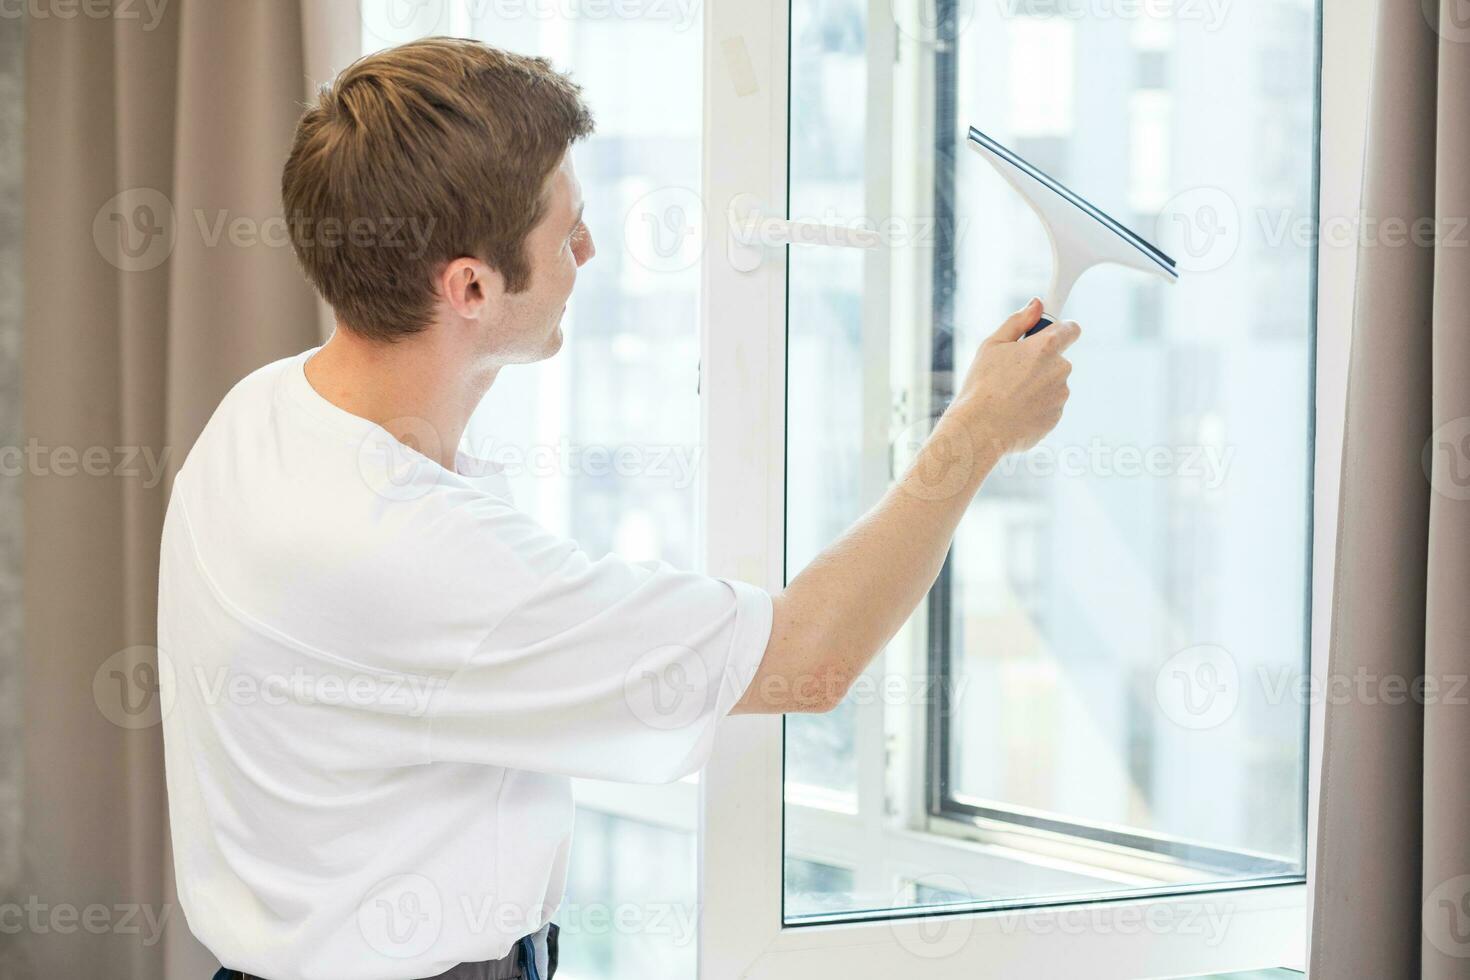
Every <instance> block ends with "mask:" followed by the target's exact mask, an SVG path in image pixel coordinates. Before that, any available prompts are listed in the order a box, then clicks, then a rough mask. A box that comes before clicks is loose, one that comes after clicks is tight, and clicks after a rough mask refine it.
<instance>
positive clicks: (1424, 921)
mask: <svg viewBox="0 0 1470 980" xmlns="http://www.w3.org/2000/svg"><path fill="white" fill-rule="evenodd" d="M1375 51H1376V53H1375V56H1374V66H1373V94H1372V104H1371V107H1370V110H1369V123H1368V146H1367V156H1366V159H1365V172H1364V184H1363V208H1364V215H1363V219H1364V227H1365V228H1366V229H1367V233H1368V235H1367V241H1368V243H1369V244H1366V245H1365V246H1363V247H1361V248H1360V251H1359V259H1358V292H1357V301H1356V312H1355V316H1354V327H1353V348H1352V363H1351V368H1350V371H1349V381H1348V406H1347V424H1346V430H1345V436H1344V442H1343V467H1342V500H1341V511H1340V514H1339V525H1338V550H1337V568H1336V592H1335V596H1334V604H1333V607H1334V614H1333V615H1334V620H1333V637H1332V644H1331V653H1330V656H1329V665H1328V671H1329V673H1330V675H1331V676H1332V677H1333V678H1334V679H1340V683H1339V684H1338V686H1337V688H1336V690H1337V691H1338V692H1339V694H1338V695H1335V696H1331V697H1328V698H1327V705H1326V712H1327V716H1326V727H1325V735H1324V746H1323V753H1324V755H1323V764H1322V787H1321V812H1320V818H1319V819H1320V824H1319V834H1318V842H1317V861H1316V883H1315V896H1314V911H1313V922H1312V950H1311V973H1312V976H1313V977H1314V978H1318V980H1337V978H1339V977H1372V978H1374V980H1408V978H1425V980H1428V978H1434V980H1449V978H1452V977H1453V978H1458V980H1463V978H1465V977H1470V685H1467V684H1466V678H1467V676H1470V228H1467V224H1466V218H1467V215H1470V20H1467V19H1466V17H1465V15H1464V4H1463V0H1442V2H1441V0H1423V2H1412V0H1410V2H1400V0H1381V2H1380V5H1379V14H1378V30H1377V32H1376V49H1375ZM1420 679H1422V680H1420ZM1416 681H1419V684H1418V685H1416V683H1415V682H1416ZM1329 690H1330V689H1329ZM1405 690H1407V691H1408V694H1407V696H1406V695H1405ZM1419 692H1422V694H1421V693H1419Z"/></svg>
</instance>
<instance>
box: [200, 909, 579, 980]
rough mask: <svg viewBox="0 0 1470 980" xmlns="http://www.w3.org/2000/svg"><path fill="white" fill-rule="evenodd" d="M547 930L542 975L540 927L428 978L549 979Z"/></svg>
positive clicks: (237, 979) (223, 975)
mask: <svg viewBox="0 0 1470 980" xmlns="http://www.w3.org/2000/svg"><path fill="white" fill-rule="evenodd" d="M544 928H545V930H546V976H544V977H543V976H541V974H540V972H539V971H538V970H537V964H536V939H537V937H538V936H539V935H540V930H537V931H536V932H534V933H532V934H531V935H529V936H522V937H521V938H520V939H517V940H516V944H515V945H514V946H512V947H511V948H510V952H508V953H506V954H505V955H504V956H502V957H501V958H500V959H498V960H481V961H480V962H478V963H461V964H460V965H459V966H456V967H452V968H450V969H448V970H446V971H444V972H443V973H438V974H435V975H434V976H433V977H429V978H427V980H551V978H552V977H554V976H556V953H557V949H556V946H557V939H556V934H557V932H558V931H559V930H558V929H557V925H556V923H555V922H549V923H547V924H546V926H545V927H544ZM214 980H261V978H260V977H256V976H254V975H252V974H249V973H241V972H240V971H239V970H227V969H225V968H224V967H220V969H219V972H218V973H216V974H215V975H214Z"/></svg>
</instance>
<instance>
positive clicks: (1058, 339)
mask: <svg viewBox="0 0 1470 980" xmlns="http://www.w3.org/2000/svg"><path fill="white" fill-rule="evenodd" d="M1080 336H1082V327H1081V326H1079V325H1078V323H1077V321H1076V320H1058V321H1057V322H1056V323H1053V324H1052V325H1051V326H1049V327H1047V328H1046V329H1045V330H1043V331H1041V333H1039V334H1037V335H1036V336H1035V337H1033V338H1032V340H1043V341H1045V342H1046V346H1047V347H1048V348H1049V349H1051V350H1054V351H1056V352H1057V353H1058V354H1060V353H1061V352H1062V351H1064V350H1066V349H1067V348H1068V347H1071V346H1072V345H1073V344H1075V343H1077V338H1078V337H1080ZM1027 343H1030V341H1027Z"/></svg>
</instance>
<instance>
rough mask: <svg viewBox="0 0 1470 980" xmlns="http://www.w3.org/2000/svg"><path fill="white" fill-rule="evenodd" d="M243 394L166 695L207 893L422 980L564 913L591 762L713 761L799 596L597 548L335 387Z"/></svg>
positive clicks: (190, 463) (182, 794)
mask: <svg viewBox="0 0 1470 980" xmlns="http://www.w3.org/2000/svg"><path fill="white" fill-rule="evenodd" d="M312 353H314V351H306V352H305V353H303V354H300V355H298V356H296V357H293V358H288V359H286V360H283V361H278V362H276V363H274V364H271V365H268V366H266V367H264V368H261V369H260V370H258V371H256V372H254V373H253V374H251V375H250V376H249V377H247V378H245V379H244V380H243V381H241V382H240V383H239V384H238V385H236V386H235V388H234V390H232V391H231V392H230V393H229V395H228V396H226V397H225V399H224V401H223V402H221V404H220V406H219V408H218V409H217V410H216V411H215V413H214V417H213V418H212V419H211V420H210V422H209V425H208V426H207V427H206V428H205V430H204V432H203V434H202V435H201V436H200V438H199V441H198V442H197V443H196V444H195V445H194V448H193V450H192V451H191V452H190V454H189V458H188V460H187V462H186V463H185V464H184V466H183V468H182V470H181V471H180V473H179V475H178V479H177V481H176V483H175V484H174V488H173V495H172V498H171V499H170V501H169V508H168V517H167V520H166V522H165V525H164V532H163V544H162V563H161V568H160V576H159V602H158V635H159V661H160V672H159V685H160V704H161V705H162V706H163V709H164V712H165V716H164V740H165V757H166V762H167V770H168V797H169V814H170V817H171V820H172V830H173V846H174V862H175V868H176V871H177V877H178V888H179V897H180V901H181V903H182V905H183V909H184V912H185V915H186V916H187V918H188V922H189V926H190V928H191V929H192V930H193V932H194V934H195V935H196V936H198V937H199V939H200V940H201V941H202V942H203V943H204V944H205V945H206V946H207V947H209V949H210V950H211V951H212V952H213V953H214V954H215V955H217V956H218V957H219V958H220V961H221V962H222V963H223V964H224V965H225V966H227V967H230V968H231V969H237V970H243V971H245V972H247V973H252V974H255V975H257V976H262V977H266V978H268V980H342V978H343V977H352V978H353V980H402V978H410V977H429V976H433V975H435V974H438V973H440V972H442V971H444V970H447V969H449V968H450V967H452V966H454V965H455V964H458V963H460V962H464V961H471V962H473V961H478V960H486V959H494V958H497V957H500V956H503V955H504V954H505V953H506V952H507V951H508V950H509V949H510V947H511V945H512V944H513V943H514V941H515V940H516V939H517V938H518V937H520V936H523V935H525V934H527V933H529V932H531V931H533V930H535V929H537V928H538V927H539V926H540V925H541V924H542V923H543V922H546V921H550V920H552V919H553V918H554V913H555V910H556V909H557V907H558V906H559V904H560V902H561V898H562V892H563V889H564V887H565V883H566V871H567V852H568V848H569V846H570V842H571V829H572V794H571V784H570V781H569V779H568V777H569V776H587V777H594V778H599V779H611V780H622V781H627V782H639V783H643V782H646V783H654V782H666V781H670V780H674V779H678V778H679V777H681V776H684V775H686V774H688V773H691V772H693V771H695V770H696V769H698V768H699V767H700V766H702V765H703V764H704V762H705V760H706V759H707V758H708V754H709V751H710V747H711V742H712V739H713V736H714V729H715V726H716V724H717V723H718V721H719V719H720V718H721V717H723V716H724V715H725V714H727V713H728V712H729V710H730V708H731V707H732V706H733V705H734V704H735V702H736V701H737V700H739V698H740V696H741V695H742V694H743V693H744V690H745V688H746V686H747V685H748V684H749V682H750V680H751V678H752V677H753V676H754V674H755V670H756V668H757V666H758V665H759V663H760V659H761V656H762V654H763V653H764V651H765V647H766V642H767V639H768V638H769V635H770V630H771V597H770V595H769V594H767V593H766V592H764V591H763V590H761V589H758V588H756V587H754V586H752V585H749V584H746V583H743V582H737V581H729V580H724V579H717V578H710V577H707V576H704V575H697V574H694V573H691V572H683V571H678V570H676V569H674V568H673V567H671V566H670V565H668V564H667V563H664V562H628V561H624V560H622V559H619V558H617V557H615V556H609V557H605V558H601V559H598V560H596V561H593V560H592V559H590V558H589V557H588V556H587V555H586V554H585V553H584V552H582V551H581V550H580V549H579V548H578V547H577V545H576V544H575V543H573V542H571V541H568V540H566V539H564V538H561V537H558V536H556V535H554V534H551V533H549V532H547V531H546V530H545V529H543V528H542V527H540V526H538V525H537V524H536V523H535V522H534V521H533V520H532V519H530V518H529V517H527V516H526V515H525V514H523V513H521V512H520V511H518V510H516V509H515V507H514V505H513V504H512V502H511V501H510V500H509V493H508V490H507V487H506V483H505V479H504V476H503V474H501V473H499V472H498V471H495V470H494V468H493V467H489V466H487V465H485V464H483V463H480V462H478V461H475V460H473V459H471V458H470V457H468V456H465V455H464V454H461V456H460V459H459V462H458V464H457V466H456V470H457V471H458V472H455V473H451V472H449V471H448V470H446V469H444V468H443V467H442V466H440V465H439V464H438V463H436V462H434V461H432V460H431V459H429V458H428V457H427V456H423V455H420V454H419V453H418V452H416V451H414V450H413V449H409V448H407V447H405V446H404V445H402V444H401V443H399V442H398V441H397V440H395V439H393V438H392V437H391V436H390V435H388V433H387V432H386V431H385V430H383V429H382V428H380V427H378V426H376V425H374V424H372V423H370V422H368V421H366V420H364V419H361V418H359V417H357V416H354V415H352V414H350V413H348V412H346V411H343V410H342V409H340V408H338V407H336V406H335V405H333V404H332V403H330V402H328V401H327V400H326V399H324V398H322V397H321V396H320V395H319V394H318V393H317V392H316V390H315V389H313V388H312V387H311V384H310V383H309V382H308V381H307V379H306V375H305V373H304V371H303V365H304V364H305V362H306V360H307V358H308V357H310V356H311V354H312Z"/></svg>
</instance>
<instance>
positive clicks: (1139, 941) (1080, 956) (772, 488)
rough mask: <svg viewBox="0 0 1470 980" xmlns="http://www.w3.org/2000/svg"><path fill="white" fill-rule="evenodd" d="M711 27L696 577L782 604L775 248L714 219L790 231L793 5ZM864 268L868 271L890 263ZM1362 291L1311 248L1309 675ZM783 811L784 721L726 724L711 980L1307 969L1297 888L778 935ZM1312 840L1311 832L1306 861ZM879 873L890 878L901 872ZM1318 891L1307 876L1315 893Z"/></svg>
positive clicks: (1345, 154)
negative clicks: (1223, 922)
mask: <svg viewBox="0 0 1470 980" xmlns="http://www.w3.org/2000/svg"><path fill="white" fill-rule="evenodd" d="M1323 8H1324V9H1323V14H1322V16H1323V18H1324V22H1323V30H1322V38H1323V51H1322V83H1321V89H1320V96H1321V108H1320V125H1321V130H1320V139H1321V146H1322V148H1323V150H1322V154H1321V162H1322V172H1321V178H1320V181H1319V213H1320V214H1321V215H1322V216H1324V217H1333V216H1336V217H1337V218H1339V220H1340V218H1341V217H1342V216H1356V215H1357V213H1358V183H1359V181H1358V175H1359V173H1360V165H1361V160H1360V153H1359V151H1358V149H1357V148H1359V147H1361V140H1362V134H1363V124H1364V119H1365V115H1366V92H1367V85H1366V79H1367V73H1368V65H1369V59H1368V57H1367V56H1366V54H1367V51H1366V44H1367V39H1368V38H1369V36H1370V31H1369V24H1370V18H1371V9H1370V8H1371V0H1332V2H1331V3H1324V4H1323ZM874 9H875V11H876V12H877V16H880V17H882V18H883V23H885V24H886V22H887V14H886V11H887V10H888V6H887V4H886V3H879V2H877V0H874ZM704 16H705V22H704V30H705V59H704V171H703V177H704V179H703V197H704V201H705V205H706V214H705V219H706V228H707V229H708V235H707V238H706V249H705V254H704V263H703V290H702V296H701V323H700V332H701V364H702V379H701V384H702V388H701V391H702V393H703V398H702V406H701V443H702V445H703V446H705V447H706V452H705V454H704V460H703V462H704V469H703V471H702V473H701V480H702V485H701V493H700V508H701V510H700V521H699V528H700V545H701V550H700V557H701V566H702V568H703V569H704V570H705V571H707V572H709V573H711V574H715V575H723V576H729V577H733V578H739V579H743V580H745V581H749V582H753V583H755V584H757V585H761V586H763V587H765V588H767V589H769V590H771V591H772V592H775V591H778V590H779V589H780V588H781V587H782V586H783V584H784V578H783V570H784V549H785V528H784V524H783V522H784V499H785V442H784V439H785V424H786V417H785V409H786V406H785V391H786V377H785V365H786V350H785V345H786V274H787V273H786V262H785V254H784V250H785V248H786V246H772V247H769V248H768V250H767V253H766V255H765V260H764V261H760V262H758V263H751V262H750V261H749V255H748V254H742V255H741V257H740V261H738V262H735V261H732V256H733V254H734V253H735V252H737V251H739V248H738V247H737V246H733V245H731V244H729V243H730V241H731V239H730V236H731V234H732V232H733V229H732V224H731V222H730V218H729V215H728V208H729V206H730V204H731V202H732V201H734V200H735V199H736V197H737V196H738V195H748V197H744V198H741V200H744V201H751V200H753V201H759V202H764V203H765V204H766V205H767V207H768V209H769V210H770V211H771V212H772V213H775V214H778V215H783V214H785V213H786V207H787V160H788V157H787V153H788V146H787V138H786V134H787V127H788V112H787V109H788V102H787V90H788V84H789V60H788V18H789V3H788V0H725V2H717V3H713V4H709V5H707V6H706V8H705V15H704ZM872 22H873V23H878V21H877V20H876V19H875V20H873V21H872ZM876 33H877V32H875V34H876ZM875 43H876V44H883V43H891V39H890V41H887V42H885V41H884V40H883V39H882V38H877V39H876V40H872V39H870V50H873V44H875ZM890 50H891V49H890ZM870 95H872V96H874V97H875V99H876V101H875V104H876V105H877V106H878V107H880V108H881V107H882V106H884V105H885V104H886V99H887V98H889V97H891V93H889V92H884V91H882V90H879V91H876V92H870ZM802 247H805V246H802ZM873 261H874V262H877V263H880V265H881V263H882V261H883V260H882V259H881V258H875V259H874V260H873ZM871 269H872V267H870V271H871ZM1355 272H1356V259H1355V253H1354V250H1353V249H1352V248H1350V247H1329V246H1328V245H1326V244H1324V245H1323V247H1322V248H1321V249H1320V250H1319V252H1318V268H1317V275H1318V278H1317V282H1318V323H1317V376H1316V396H1317V405H1316V459H1315V461H1314V473H1315V484H1314V493H1315V499H1314V536H1313V537H1314V540H1313V547H1314V562H1313V569H1314V571H1313V583H1312V596H1313V598H1312V604H1313V620H1312V622H1313V627H1312V638H1311V650H1312V655H1311V656H1312V667H1313V671H1314V673H1317V674H1319V675H1320V673H1321V671H1322V669H1323V665H1324V664H1325V650H1326V639H1327V636H1328V625H1329V624H1328V615H1329V613H1330V597H1331V584H1332V583H1331V574H1332V567H1333V543H1334V540H1335V534H1334V529H1335V526H1336V502H1337V483H1338V461H1339V458H1340V447H1341V432H1342V417H1343V397H1344V392H1345V378H1346V364H1347V349H1348V337H1349V328H1350V323H1351V297H1352V291H1353V283H1354V276H1355ZM886 276H887V272H886V271H885V273H884V276H883V277H881V278H880V279H879V280H877V281H879V282H881V283H882V285H883V286H884V287H885V290H886V285H887V281H888V280H887V278H886ZM870 281H874V280H872V279H870ZM879 292H880V295H879V304H881V303H883V302H886V298H885V297H886V296H887V293H886V291H881V290H880V291H879ZM879 304H874V305H879ZM871 312H872V311H871V310H870V313H869V314H865V315H870V314H871ZM874 409H875V410H879V411H882V410H886V406H874ZM1320 725H1321V711H1320V705H1313V708H1312V712H1311V727H1312V733H1313V737H1312V745H1313V747H1315V746H1316V745H1318V744H1320V740H1319V739H1318V738H1317V737H1316V736H1317V733H1318V732H1319V731H1320ZM1317 772H1318V767H1317V764H1316V756H1315V754H1313V756H1312V762H1311V766H1310V776H1309V790H1310V791H1311V792H1309V813H1315V810H1314V809H1311V808H1310V807H1311V806H1312V805H1313V804H1314V801H1315V787H1316V783H1317ZM860 778H861V776H860ZM681 791H683V788H682V787H681ZM783 791H784V783H783V758H782V721H781V719H780V718H778V717H757V716H737V717H733V718H730V719H728V720H726V721H725V722H724V723H723V724H722V726H721V730H720V733H719V737H718V739H717V741H716V745H715V748H714V752H713V755H712V758H711V760H710V762H709V765H708V767H707V768H706V769H705V771H704V773H703V776H702V778H701V781H700V785H699V810H698V812H699V840H700V850H699V892H698V894H699V896H700V915H699V921H700V931H699V943H700V949H699V975H700V977H701V978H703V980H726V978H736V977H748V978H757V977H759V978H771V980H778V978H791V980H796V978H801V980H809V978H811V977H814V976H842V977H846V978H852V980H867V978H873V980H877V978H884V980H889V978H892V977H895V976H913V975H922V976H925V977H934V978H947V977H954V978H959V977H964V978H967V980H975V978H988V977H1016V976H1087V977H1089V978H1097V980H1106V978H1118V980H1134V978H1145V977H1182V976H1193V975H1200V974H1206V973H1213V972H1220V971H1229V970H1246V969H1257V968H1264V967H1271V966H1283V965H1285V966H1291V965H1300V964H1301V963H1302V962H1303V961H1304V959H1305V947H1306V919H1307V915H1306V909H1307V890H1308V886H1302V885H1285V886H1275V887H1255V888H1241V889H1227V890H1220V891H1211V892H1209V893H1207V894H1200V895H1177V896H1169V897H1164V898H1147V899H1139V900H1123V901H1109V902H1103V903H1079V904H1077V905H1072V906H1067V907H1066V910H1067V911H1066V913H1065V914H1059V912H1058V910H1057V909H1055V908H1052V909H1035V910H1012V911H1004V912H971V913H962V914H953V915H934V914H928V915H925V914H916V915H915V914H910V915H906V916H904V917H900V918H895V919H885V920H876V921H864V922H844V923H836V924H823V925H801V926H795V927H793V926H788V925H785V924H784V923H783V922H782V920H781V897H782V878H783V867H782V865H783V847H782V804H783ZM786 802H787V804H788V805H800V801H794V800H788V801H786ZM684 812H686V813H687V810H686V811H684ZM838 816H839V817H840V815H838ZM832 826H833V828H834V832H841V831H843V828H844V825H843V823H842V821H841V820H840V819H836V820H834V822H833V824H832ZM1314 826H1315V820H1312V821H1311V822H1310V824H1309V828H1308V840H1309V844H1310V841H1311V840H1313V838H1314V834H1313V833H1312V830H1313V827H1314ZM845 832H846V833H847V834H849V835H850V836H851V837H852V838H853V841H854V842H856V843H857V844H860V843H861V842H863V841H867V842H868V843H870V844H873V843H876V844H879V845H881V846H884V847H887V846H889V845H890V844H891V841H890V840H888V839H886V838H885V839H883V840H881V841H873V840H872V839H871V830H870V829H867V828H866V826H865V825H864V824H863V823H861V822H852V823H851V825H850V826H847V827H846V829H845ZM864 835H867V836H864ZM915 846H921V845H920V844H918V843H916V844H915ZM884 854H885V857H888V858H889V859H891V860H894V861H902V860H903V855H902V854H890V853H889V852H888V851H887V850H885V851H884ZM1309 854H1310V846H1309ZM930 866H931V867H932V865H930ZM1310 871H1311V869H1310V860H1309V876H1310ZM1309 881H1310V877H1309ZM1202 906H1207V907H1208V908H1209V909H1212V910H1214V911H1217V912H1218V911H1219V910H1222V909H1228V910H1229V920H1228V928H1227V929H1226V930H1225V933H1224V935H1223V937H1219V940H1218V941H1215V942H1211V941H1207V937H1206V935H1204V934H1203V933H1202V932H1201V931H1200V930H1197V929H1185V928H1182V927H1181V928H1157V927H1150V926H1148V925H1147V923H1150V922H1152V923H1159V922H1175V923H1182V922H1184V921H1185V919H1186V918H1187V917H1189V916H1192V915H1194V916H1197V915H1198V914H1199V912H1200V909H1201V907H1202ZM1140 923H1144V925H1142V926H1140ZM1079 924H1080V927H1079Z"/></svg>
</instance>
